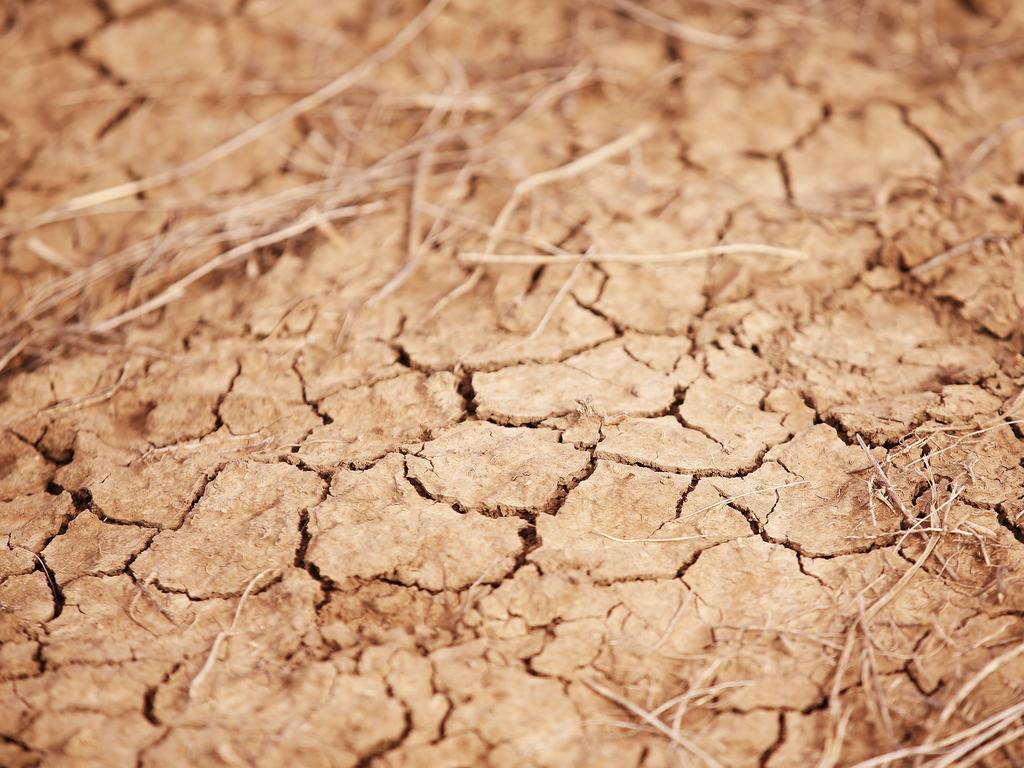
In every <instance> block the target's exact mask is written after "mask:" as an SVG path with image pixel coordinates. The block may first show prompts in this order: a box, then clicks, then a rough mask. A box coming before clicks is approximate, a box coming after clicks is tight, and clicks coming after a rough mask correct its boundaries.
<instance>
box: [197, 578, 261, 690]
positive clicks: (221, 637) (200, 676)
mask: <svg viewBox="0 0 1024 768" xmlns="http://www.w3.org/2000/svg"><path fill="white" fill-rule="evenodd" d="M273 572H274V569H273V568H267V569H266V570H263V571H260V572H259V573H257V574H256V575H255V576H253V577H252V580H251V581H250V582H249V583H248V584H247V585H246V587H245V591H243V592H242V596H241V597H239V598H238V605H237V606H235V615H234V617H233V618H232V619H231V624H230V625H229V626H228V628H227V629H226V630H223V631H221V632H218V633H217V636H216V637H215V638H214V639H213V645H212V646H211V647H210V653H209V654H208V655H207V657H206V661H205V662H204V663H203V666H202V667H201V668H200V669H199V671H198V672H197V673H196V676H195V677H193V678H192V682H191V683H189V686H188V697H189V698H190V699H192V698H195V693H196V691H197V690H199V686H200V685H202V684H203V681H204V680H205V679H206V677H207V675H209V674H210V670H212V669H213V665H214V664H216V663H217V652H218V651H219V650H220V647H221V645H222V644H223V643H224V641H225V640H227V639H228V638H229V637H231V636H232V635H234V634H235V627H236V626H237V625H238V618H239V617H240V616H241V615H242V608H243V607H244V606H245V601H246V600H248V599H249V595H251V594H252V591H253V589H255V588H256V585H257V584H258V583H259V581H260V580H261V579H262V578H263V577H264V576H266V575H267V574H268V573H273Z"/></svg>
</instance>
